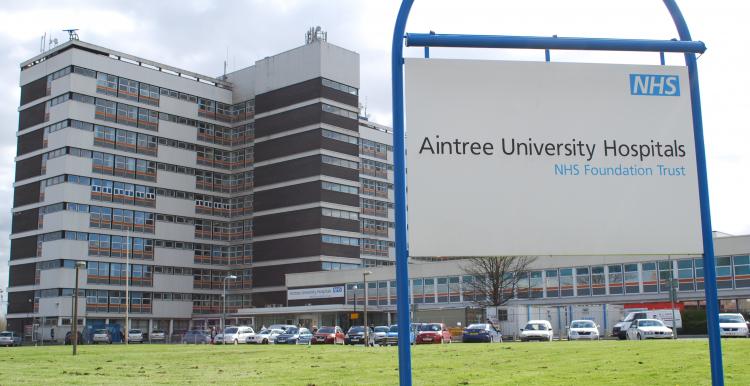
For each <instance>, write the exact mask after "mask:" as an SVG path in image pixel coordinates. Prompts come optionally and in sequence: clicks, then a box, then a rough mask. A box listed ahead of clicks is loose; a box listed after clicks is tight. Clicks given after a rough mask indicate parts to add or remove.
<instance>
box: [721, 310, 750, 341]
mask: <svg viewBox="0 0 750 386" xmlns="http://www.w3.org/2000/svg"><path fill="white" fill-rule="evenodd" d="M719 328H720V334H721V336H722V337H731V336H736V337H742V338H747V337H749V335H748V326H747V322H746V321H745V317H744V316H742V314H729V313H722V314H719Z"/></svg>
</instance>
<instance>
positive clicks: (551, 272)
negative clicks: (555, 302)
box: [544, 269, 560, 298]
mask: <svg viewBox="0 0 750 386" xmlns="http://www.w3.org/2000/svg"><path fill="white" fill-rule="evenodd" d="M544 281H545V284H544V286H545V288H546V289H547V297H548V298H556V297H558V296H560V280H559V279H558V277H557V270H556V269H548V270H546V271H544Z"/></svg>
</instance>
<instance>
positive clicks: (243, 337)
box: [216, 326, 255, 344]
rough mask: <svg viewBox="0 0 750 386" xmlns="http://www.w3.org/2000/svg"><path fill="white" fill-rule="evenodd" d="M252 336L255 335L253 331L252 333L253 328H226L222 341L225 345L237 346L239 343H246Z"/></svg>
mask: <svg viewBox="0 0 750 386" xmlns="http://www.w3.org/2000/svg"><path fill="white" fill-rule="evenodd" d="M253 335H255V331H253V328H252V327H249V326H237V327H234V326H233V327H227V328H225V329H224V334H223V335H222V341H223V342H224V343H225V344H238V343H240V342H242V343H244V342H247V338H249V337H251V336H253ZM216 340H218V339H216Z"/></svg>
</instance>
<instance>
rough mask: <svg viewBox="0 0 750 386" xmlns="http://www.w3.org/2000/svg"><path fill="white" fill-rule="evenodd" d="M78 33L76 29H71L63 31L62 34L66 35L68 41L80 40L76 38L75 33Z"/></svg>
mask: <svg viewBox="0 0 750 386" xmlns="http://www.w3.org/2000/svg"><path fill="white" fill-rule="evenodd" d="M76 31H78V28H74V29H73V28H71V29H64V30H63V32H67V33H68V40H81V39H79V38H78V34H77V33H76Z"/></svg>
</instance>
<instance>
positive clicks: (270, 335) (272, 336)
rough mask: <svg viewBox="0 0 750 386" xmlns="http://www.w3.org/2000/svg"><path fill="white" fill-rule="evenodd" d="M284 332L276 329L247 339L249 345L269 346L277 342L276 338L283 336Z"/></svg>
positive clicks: (263, 331) (264, 331)
mask: <svg viewBox="0 0 750 386" xmlns="http://www.w3.org/2000/svg"><path fill="white" fill-rule="evenodd" d="M283 333H284V330H281V329H278V328H275V329H273V330H268V329H266V330H262V331H261V332H259V333H256V334H255V335H253V336H251V337H249V338H247V343H257V344H269V343H274V341H275V340H276V337H277V336H279V335H281V334H283Z"/></svg>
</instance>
